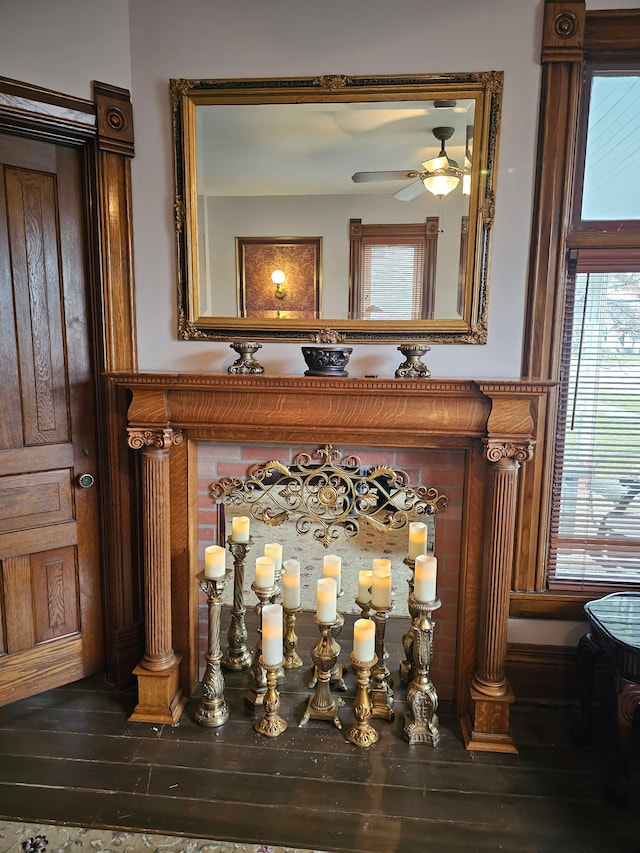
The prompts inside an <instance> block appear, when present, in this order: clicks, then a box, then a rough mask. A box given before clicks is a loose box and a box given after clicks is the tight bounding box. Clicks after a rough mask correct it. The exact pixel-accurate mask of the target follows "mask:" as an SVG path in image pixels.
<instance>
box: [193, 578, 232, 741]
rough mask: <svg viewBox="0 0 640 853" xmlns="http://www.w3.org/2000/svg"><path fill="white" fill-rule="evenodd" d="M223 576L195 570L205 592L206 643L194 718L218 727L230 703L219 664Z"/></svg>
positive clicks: (201, 723) (203, 723)
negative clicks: (207, 614)
mask: <svg viewBox="0 0 640 853" xmlns="http://www.w3.org/2000/svg"><path fill="white" fill-rule="evenodd" d="M224 580H225V579H224V578H223V577H222V578H208V577H206V575H205V574H204V573H202V572H201V573H200V574H198V583H199V585H200V589H201V590H202V591H203V592H204V593H205V594H206V596H207V603H208V612H209V620H208V623H209V624H208V643H207V654H206V660H207V665H206V667H205V672H204V677H203V679H202V700H201V702H200V705H199V706H198V708H197V709H196V712H195V715H194V719H195V721H196V723H197V724H198V725H199V726H205V727H206V728H217V727H218V726H223V725H224V724H225V723H226V722H227V720H228V719H229V706H228V705H227V702H226V700H225V698H224V678H223V675H222V670H221V668H220V660H221V658H222V651H221V649H220V611H221V608H222V594H223V592H224Z"/></svg>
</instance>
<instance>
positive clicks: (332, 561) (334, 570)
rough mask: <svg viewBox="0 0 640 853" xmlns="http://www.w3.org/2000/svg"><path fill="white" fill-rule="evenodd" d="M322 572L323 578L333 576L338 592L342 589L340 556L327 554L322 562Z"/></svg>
mask: <svg viewBox="0 0 640 853" xmlns="http://www.w3.org/2000/svg"><path fill="white" fill-rule="evenodd" d="M322 573H323V575H324V576H325V578H335V582H336V586H337V588H338V592H340V590H341V589H342V557H337V556H336V555H335V554H327V556H326V557H325V558H324V562H323V564H322Z"/></svg>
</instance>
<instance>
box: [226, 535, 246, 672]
mask: <svg viewBox="0 0 640 853" xmlns="http://www.w3.org/2000/svg"><path fill="white" fill-rule="evenodd" d="M227 545H228V546H229V550H230V551H231V553H232V555H233V605H232V608H231V623H230V625H229V631H228V633H227V641H228V643H229V645H228V646H227V649H226V651H225V653H224V655H223V657H222V665H223V667H224V668H225V669H228V670H230V671H231V672H239V671H240V670H242V669H248V668H249V667H250V666H251V652H250V651H249V649H248V648H247V626H246V625H245V621H244V614H245V606H244V570H245V565H246V560H247V554H248V553H249V551H250V550H251V546H252V545H253V537H252V536H249V541H248V542H235V541H234V540H233V538H232V537H231V536H230V537H229V538H228V539H227Z"/></svg>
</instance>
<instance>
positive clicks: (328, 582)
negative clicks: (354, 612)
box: [316, 578, 338, 625]
mask: <svg viewBox="0 0 640 853" xmlns="http://www.w3.org/2000/svg"><path fill="white" fill-rule="evenodd" d="M337 595H338V587H337V585H336V581H335V578H320V579H319V580H318V591H317V610H316V618H317V620H318V622H320V624H321V625H332V624H333V623H334V622H335V621H336V615H337V614H336V598H337Z"/></svg>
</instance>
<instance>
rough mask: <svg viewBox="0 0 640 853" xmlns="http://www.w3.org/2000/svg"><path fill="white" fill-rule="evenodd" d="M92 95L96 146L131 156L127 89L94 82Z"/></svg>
mask: <svg viewBox="0 0 640 853" xmlns="http://www.w3.org/2000/svg"><path fill="white" fill-rule="evenodd" d="M93 95H94V98H95V102H96V111H97V118H98V148H99V149H100V150H101V151H110V152H111V153H112V154H124V155H125V156H127V157H133V156H134V153H135V151H134V146H133V110H132V107H131V96H130V93H129V91H128V90H127V89H120V88H119V87H118V86H110V85H108V84H107V83H97V82H94V84H93Z"/></svg>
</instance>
